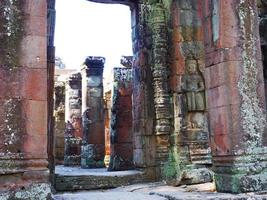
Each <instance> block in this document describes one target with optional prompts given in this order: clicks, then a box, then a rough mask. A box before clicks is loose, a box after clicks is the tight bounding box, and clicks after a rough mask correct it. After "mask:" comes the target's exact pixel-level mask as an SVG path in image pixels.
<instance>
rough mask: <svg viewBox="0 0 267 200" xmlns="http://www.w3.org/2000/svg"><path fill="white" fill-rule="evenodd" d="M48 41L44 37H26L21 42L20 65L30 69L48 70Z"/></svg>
mask: <svg viewBox="0 0 267 200" xmlns="http://www.w3.org/2000/svg"><path fill="white" fill-rule="evenodd" d="M46 40H47V39H46V37H44V36H32V35H28V36H25V37H24V38H23V40H22V42H21V53H20V55H21V56H20V61H19V62H20V65H22V66H27V67H30V68H46V67H47V63H46V60H47V50H46V46H47V41H46ZM40 47H42V48H40Z"/></svg>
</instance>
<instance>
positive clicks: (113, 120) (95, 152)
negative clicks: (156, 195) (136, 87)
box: [48, 1, 142, 190]
mask: <svg viewBox="0 0 267 200" xmlns="http://www.w3.org/2000/svg"><path fill="white" fill-rule="evenodd" d="M49 6H50V9H48V16H49V18H48V19H50V20H51V26H52V27H51V28H49V29H48V30H50V33H49V34H48V35H50V36H51V40H49V41H48V42H50V45H52V44H53V38H54V37H53V34H54V33H53V31H54V30H55V27H54V26H55V23H54V22H53V21H54V19H55V16H54V15H55V11H54V8H53V9H52V7H54V6H55V1H51V4H48V7H49ZM128 6H129V5H128ZM131 6H132V5H131ZM132 9H133V8H132ZM133 18H134V17H133ZM134 21H136V20H134ZM49 49H53V51H52V53H54V47H49V46H48V54H49V51H50V50H49ZM53 59H55V58H54V57H53V58H52V60H51V68H53V64H54V63H53ZM132 63H133V62H132V56H125V57H122V58H121V64H122V66H123V67H122V68H114V70H113V75H112V76H113V84H112V86H111V89H109V90H108V91H107V90H106V89H105V88H104V86H103V68H104V65H105V58H103V57H94V56H89V57H87V58H86V60H85V61H84V64H83V65H82V67H81V69H80V72H72V73H71V72H69V74H68V76H67V79H66V81H65V83H63V85H62V83H60V84H61V85H60V84H58V83H57V82H55V83H54V84H56V85H55V87H54V88H50V91H52V90H53V91H54V98H55V103H54V105H55V111H54V116H55V118H54V120H51V119H50V120H51V123H53V124H54V127H55V129H54V130H50V135H51V137H49V141H50V144H55V145H54V146H53V148H54V150H53V151H51V149H49V150H48V151H49V152H50V153H52V152H55V157H54V155H50V165H51V166H50V170H51V172H52V174H54V172H55V188H56V189H57V190H65V189H68V190H72V189H77V188H79V189H86V188H87V189H88V188H89V189H90V188H91V189H93V188H94V187H93V185H94V183H92V181H89V183H88V184H87V185H86V184H85V185H83V184H82V183H81V184H78V185H75V184H73V183H75V182H76V179H79V178H81V176H80V175H81V174H83V175H84V174H87V179H90V176H91V175H92V174H91V171H92V170H93V171H94V170H96V168H104V167H108V168H107V170H108V171H122V170H132V169H134V168H135V165H134V160H133V126H132V124H133V121H132V93H133V84H132V69H131V68H132ZM51 74H53V69H52V70H51ZM51 79H52V77H51ZM51 84H52V83H51ZM103 91H106V93H107V94H106V93H104V92H103ZM49 94H50V93H49ZM50 95H51V94H50ZM49 103H50V102H49ZM50 114H51V113H50ZM51 126H53V125H51ZM52 135H54V136H52ZM53 140H54V141H53ZM48 148H51V146H50V145H49V147H48ZM58 164H63V165H64V167H63V166H57V165H58ZM80 169H83V170H80ZM84 169H92V170H87V171H86V170H84ZM69 170H70V171H74V172H73V173H72V175H73V176H72V178H73V179H72V181H70V180H69V179H68V178H66V176H65V175H64V172H67V171H69ZM104 171H105V170H104V169H99V170H98V171H97V170H96V172H95V173H96V174H98V176H99V177H101V176H102V175H101V173H103V175H104V176H105V174H106V173H104ZM93 174H94V173H93ZM106 175H107V174H106ZM135 175H136V174H135ZM137 175H138V174H137ZM127 176H128V175H127V174H126V180H127V181H129V180H128V179H127ZM131 176H132V175H130V176H129V177H131ZM139 179H140V181H141V180H142V178H141V176H140V178H139ZM100 181H101V178H100ZM103 181H104V180H103ZM67 182H69V184H68V183H67ZM82 182H83V183H84V181H82ZM104 182H105V181H104ZM108 182H109V184H111V183H112V181H108ZM118 182H120V181H118ZM135 182H136V180H135ZM103 184H104V183H103ZM103 184H102V185H103ZM100 185H101V184H100ZM105 187H114V186H113V185H112V184H111V185H106V186H105Z"/></svg>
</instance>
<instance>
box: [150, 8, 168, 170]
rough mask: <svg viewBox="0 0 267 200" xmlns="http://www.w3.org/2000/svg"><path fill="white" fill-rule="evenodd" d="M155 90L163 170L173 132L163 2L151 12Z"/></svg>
mask: <svg viewBox="0 0 267 200" xmlns="http://www.w3.org/2000/svg"><path fill="white" fill-rule="evenodd" d="M151 26H152V27H151V29H152V30H151V31H152V54H153V56H152V57H153V67H152V78H153V92H154V106H155V119H156V124H155V130H154V131H155V135H156V164H157V167H159V168H160V169H161V171H162V170H163V165H164V163H165V162H166V161H167V160H168V153H169V135H170V132H171V129H172V128H171V118H172V116H171V109H170V105H171V104H170V103H171V99H170V94H169V86H168V75H169V68H168V63H167V41H168V40H167V24H166V16H165V10H164V7H163V5H162V4H161V3H158V4H155V5H153V7H152V13H151Z"/></svg>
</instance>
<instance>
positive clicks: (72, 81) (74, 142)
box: [64, 73, 82, 166]
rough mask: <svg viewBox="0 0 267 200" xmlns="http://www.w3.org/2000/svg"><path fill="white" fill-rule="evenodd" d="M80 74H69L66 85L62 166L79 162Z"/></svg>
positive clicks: (80, 121) (80, 138) (80, 127)
mask: <svg viewBox="0 0 267 200" xmlns="http://www.w3.org/2000/svg"><path fill="white" fill-rule="evenodd" d="M81 81H82V80H81V74H80V73H76V74H71V75H70V77H69V78H68V80H67V83H66V103H65V105H66V108H65V109H66V112H65V114H66V116H65V120H66V131H65V152H64V165H68V166H71V165H79V164H80V162H81V140H82V115H81V111H82V102H81V85H82V82H81Z"/></svg>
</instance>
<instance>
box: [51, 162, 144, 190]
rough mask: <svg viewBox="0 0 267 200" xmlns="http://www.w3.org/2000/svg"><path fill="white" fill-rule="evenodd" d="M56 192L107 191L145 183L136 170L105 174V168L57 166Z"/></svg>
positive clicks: (141, 175) (139, 172)
mask: <svg viewBox="0 0 267 200" xmlns="http://www.w3.org/2000/svg"><path fill="white" fill-rule="evenodd" d="M55 173H56V177H55V178H56V183H55V188H56V190H57V191H76V190H93V189H107V188H114V187H119V186H123V185H129V184H134V183H140V182H143V181H147V177H146V175H145V173H144V172H142V171H138V170H129V171H117V172H107V169H106V168H100V169H80V168H67V167H61V166H57V168H56V172H55Z"/></svg>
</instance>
